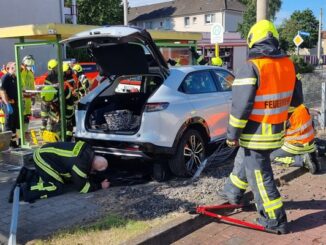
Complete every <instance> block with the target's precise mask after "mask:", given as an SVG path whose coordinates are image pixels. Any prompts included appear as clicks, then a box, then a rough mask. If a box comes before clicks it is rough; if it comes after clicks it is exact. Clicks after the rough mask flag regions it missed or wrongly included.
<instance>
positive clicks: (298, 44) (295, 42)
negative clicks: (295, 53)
mask: <svg viewBox="0 0 326 245" xmlns="http://www.w3.org/2000/svg"><path fill="white" fill-rule="evenodd" d="M293 42H294V44H295V45H296V46H297V47H299V46H300V45H301V43H303V39H302V37H301V36H300V35H299V34H298V35H296V36H295V37H294V38H293Z"/></svg>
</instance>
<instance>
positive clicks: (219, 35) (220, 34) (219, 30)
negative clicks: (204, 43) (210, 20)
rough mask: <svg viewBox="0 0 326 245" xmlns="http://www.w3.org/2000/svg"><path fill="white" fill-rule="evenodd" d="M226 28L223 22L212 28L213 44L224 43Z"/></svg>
mask: <svg viewBox="0 0 326 245" xmlns="http://www.w3.org/2000/svg"><path fill="white" fill-rule="evenodd" d="M223 39H224V28H223V26H222V25H221V24H219V23H216V24H214V25H213V26H212V28H211V44H215V43H223Z"/></svg>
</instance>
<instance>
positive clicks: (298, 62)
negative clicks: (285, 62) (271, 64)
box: [291, 55, 314, 74]
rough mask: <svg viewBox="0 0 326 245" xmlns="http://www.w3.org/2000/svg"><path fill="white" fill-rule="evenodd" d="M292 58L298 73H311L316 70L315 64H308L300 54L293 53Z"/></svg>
mask: <svg viewBox="0 0 326 245" xmlns="http://www.w3.org/2000/svg"><path fill="white" fill-rule="evenodd" d="M291 60H292V61H293V63H294V66H295V70H296V72H297V73H301V74H303V73H311V72H313V71H314V66H313V65H311V64H308V63H306V62H305V61H304V59H303V58H302V57H301V56H299V55H292V56H291Z"/></svg>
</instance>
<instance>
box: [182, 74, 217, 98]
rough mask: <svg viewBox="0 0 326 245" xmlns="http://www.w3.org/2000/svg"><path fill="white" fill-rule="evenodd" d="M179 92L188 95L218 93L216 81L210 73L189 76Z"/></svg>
mask: <svg viewBox="0 0 326 245" xmlns="http://www.w3.org/2000/svg"><path fill="white" fill-rule="evenodd" d="M179 91H181V92H183V93H186V94H203V93H212V92H217V88H216V86H215V83H214V80H213V78H212V76H211V74H210V72H209V71H200V72H194V73H191V74H189V75H188V76H187V77H186V78H185V80H184V81H183V82H182V84H181V85H180V88H179Z"/></svg>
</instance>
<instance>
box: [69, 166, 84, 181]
mask: <svg viewBox="0 0 326 245" xmlns="http://www.w3.org/2000/svg"><path fill="white" fill-rule="evenodd" d="M72 170H74V171H75V173H77V174H78V175H79V176H80V177H82V178H85V179H86V178H87V175H86V174H85V173H84V172H83V171H81V170H80V169H79V168H78V167H77V166H76V165H74V166H72Z"/></svg>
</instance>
